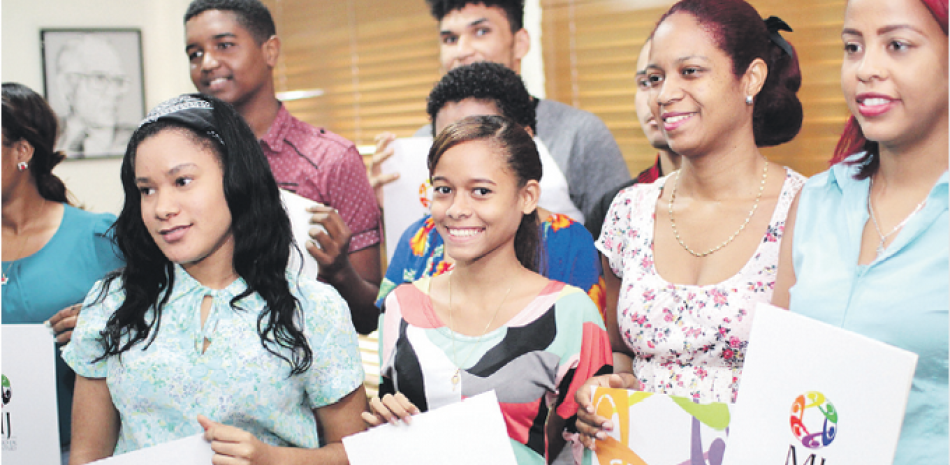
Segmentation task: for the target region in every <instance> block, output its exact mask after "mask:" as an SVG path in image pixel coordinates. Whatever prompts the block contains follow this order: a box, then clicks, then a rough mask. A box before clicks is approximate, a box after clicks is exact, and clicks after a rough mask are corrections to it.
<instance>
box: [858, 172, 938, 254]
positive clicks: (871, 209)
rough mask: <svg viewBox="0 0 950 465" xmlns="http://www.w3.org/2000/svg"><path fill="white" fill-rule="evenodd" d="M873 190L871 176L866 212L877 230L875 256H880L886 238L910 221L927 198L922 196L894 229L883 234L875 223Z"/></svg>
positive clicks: (925, 202) (882, 252)
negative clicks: (877, 240) (872, 200)
mask: <svg viewBox="0 0 950 465" xmlns="http://www.w3.org/2000/svg"><path fill="white" fill-rule="evenodd" d="M873 190H874V178H871V182H870V187H869V188H868V214H869V215H870V216H871V224H873V225H874V230H875V231H876V232H877V235H878V236H879V237H880V238H881V242H880V243H878V245H877V258H880V257H881V256H882V255H884V243H885V242H887V238H888V237H890V236H891V235H892V234H894V233H896V232H897V231H900V229H901V228H903V227H904V225H905V224H907V222H908V221H910V219H911V218H913V217H914V215H916V214H917V212H919V211H920V210H921V209H923V208H924V205H926V204H927V198H924V200H921V201H920V203H918V204H917V207H915V208H914V211H912V212H910V214H909V215H907V216H906V217H905V218H904V219H903V220H901V222H900V223H897V226H894V229H892V230H891V232H889V233H887V234H884V233H883V232H881V227H880V225H878V224H877V218H876V217H875V216H874V207H873V206H872V205H871V193H872V191H873Z"/></svg>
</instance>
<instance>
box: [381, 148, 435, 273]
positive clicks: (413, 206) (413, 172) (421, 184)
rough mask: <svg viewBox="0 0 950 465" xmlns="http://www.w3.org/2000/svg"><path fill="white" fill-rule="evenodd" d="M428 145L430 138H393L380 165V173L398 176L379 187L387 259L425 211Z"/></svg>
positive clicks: (427, 197)
mask: <svg viewBox="0 0 950 465" xmlns="http://www.w3.org/2000/svg"><path fill="white" fill-rule="evenodd" d="M431 147H432V138H431V137H400V138H398V139H396V140H395V141H393V156H392V157H390V158H389V159H388V160H386V161H384V162H383V164H382V166H380V168H381V170H382V172H383V173H387V174H388V173H399V179H396V180H395V181H393V182H391V183H389V184H386V185H384V186H383V197H385V198H386V208H384V209H383V221H385V223H386V238H385V239H386V261H387V262H388V261H390V260H392V258H393V252H395V251H396V244H398V243H399V238H400V236H402V233H403V232H404V231H405V230H406V228H408V227H409V225H411V224H412V223H415V222H416V221H419V220H420V219H421V218H422V217H423V216H425V215H426V214H427V213H429V202H430V201H431V200H432V196H431V192H432V186H431V185H430V184H429V168H428V166H427V160H428V158H429V148H431Z"/></svg>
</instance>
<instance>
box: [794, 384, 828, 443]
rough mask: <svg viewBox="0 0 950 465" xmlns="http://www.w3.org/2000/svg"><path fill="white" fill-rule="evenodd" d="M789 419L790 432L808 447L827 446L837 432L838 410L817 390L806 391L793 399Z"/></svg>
mask: <svg viewBox="0 0 950 465" xmlns="http://www.w3.org/2000/svg"><path fill="white" fill-rule="evenodd" d="M789 421H790V423H791V426H792V434H794V435H795V437H796V438H797V439H798V440H799V441H801V442H802V445H803V446H805V447H807V448H809V449H821V448H822V447H826V446H828V445H829V444H831V442H832V441H834V440H835V436H836V435H837V434H838V411H837V410H835V406H834V405H833V404H832V403H831V401H830V400H828V398H827V397H825V395H824V394H822V393H820V392H818V391H808V392H806V393H804V394H802V395H800V396H798V398H796V399H795V402H793V403H792V415H791V417H790V418H789Z"/></svg>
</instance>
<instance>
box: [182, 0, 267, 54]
mask: <svg viewBox="0 0 950 465" xmlns="http://www.w3.org/2000/svg"><path fill="white" fill-rule="evenodd" d="M208 10H221V11H231V12H233V13H234V15H235V16H236V17H237V22H238V24H240V25H241V27H243V28H244V29H247V31H248V32H250V33H251V36H253V37H254V40H255V41H257V44H258V45H260V44H263V43H264V41H266V40H267V39H269V38H270V37H271V36H273V35H275V34H277V28H276V27H275V26H274V18H273V17H271V14H270V10H268V9H267V6H266V5H264V4H263V3H261V2H260V1H259V0H194V1H193V2H191V4H190V5H188V10H186V11H185V21H184V22H185V24H188V21H189V20H190V19H191V18H194V17H195V16H198V15H200V14H201V13H204V12H205V11H208Z"/></svg>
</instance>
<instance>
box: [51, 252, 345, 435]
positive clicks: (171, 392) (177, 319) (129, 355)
mask: <svg viewBox="0 0 950 465" xmlns="http://www.w3.org/2000/svg"><path fill="white" fill-rule="evenodd" d="M287 276H288V281H289V282H290V288H291V292H292V293H293V294H294V296H295V297H296V298H297V299H298V301H299V302H300V306H299V307H298V308H299V309H300V312H299V313H298V314H297V316H296V318H295V319H296V320H297V321H298V324H299V325H300V327H302V328H303V331H304V336H305V337H306V339H307V342H308V343H309V345H310V349H311V350H312V351H313V364H312V365H311V366H310V368H309V369H308V370H307V371H305V372H304V373H302V374H298V375H293V376H291V374H290V371H291V367H290V364H289V363H288V362H287V361H285V360H283V359H281V358H279V357H277V356H276V355H274V354H272V353H270V352H269V351H267V350H266V349H265V348H264V347H263V346H262V345H261V340H260V336H259V335H258V333H257V324H258V317H259V316H260V314H261V312H262V311H263V310H264V308H265V305H266V304H265V301H264V299H263V298H262V297H261V296H260V295H259V294H257V293H256V292H255V293H253V294H251V295H250V296H248V297H245V298H243V299H241V300H240V301H238V302H237V306H238V307H240V308H238V309H234V308H232V307H231V306H230V301H231V299H233V298H234V297H235V296H237V295H239V294H240V293H241V292H243V291H244V290H245V289H247V284H246V283H245V282H244V280H243V279H241V278H238V279H237V280H235V281H234V282H233V283H231V284H230V285H229V286H228V287H226V288H224V289H221V290H214V289H210V288H207V287H204V286H202V285H201V284H200V283H198V281H196V280H195V279H194V278H192V277H191V275H189V274H188V273H187V272H186V271H185V270H184V269H183V268H181V267H180V266H178V265H175V275H174V286H173V288H172V291H171V295H170V296H169V299H168V303H167V304H165V306H164V307H163V309H162V315H161V321H160V322H159V323H160V325H156V328H158V333H157V335H156V337H155V340H154V341H153V342H152V343H151V344H149V345H146V344H145V343H143V342H139V343H137V344H136V345H135V346H133V347H132V348H131V349H129V350H128V351H126V352H123V353H122V355H121V361H120V360H119V357H116V356H111V357H108V358H107V359H105V360H101V361H98V362H93V360H95V359H96V358H97V357H98V356H100V355H102V351H103V350H102V347H101V346H100V344H99V342H98V338H99V332H100V331H102V330H103V328H104V327H105V325H106V322H107V321H108V319H109V317H110V316H111V315H112V314H113V313H114V312H115V310H116V309H118V307H119V305H120V304H121V303H122V301H123V299H124V291H123V290H122V289H121V284H120V282H118V281H116V282H114V283H113V284H112V286H110V288H109V290H108V292H107V293H106V295H105V297H104V299H102V300H101V301H98V302H97V301H96V297H97V296H98V293H99V289H98V288H99V287H100V286H101V284H99V285H97V286H96V289H94V290H93V291H92V292H90V293H89V296H88V297H87V298H86V301H85V302H84V303H83V310H82V312H81V313H80V317H79V324H78V325H77V327H76V331H75V332H74V333H73V339H72V342H70V343H69V345H67V346H66V349H65V351H64V353H63V358H64V359H65V360H66V363H68V364H69V365H70V366H71V367H72V368H73V369H74V370H76V373H77V374H79V375H82V376H85V377H87V378H105V379H106V382H107V384H108V386H109V392H110V394H111V395H112V403H113V404H115V407H116V409H117V410H118V411H119V418H120V423H121V426H120V430H119V438H118V442H117V444H116V448H115V454H121V453H123V452H130V451H134V450H138V449H142V448H145V447H150V446H154V445H157V444H161V443H164V442H168V441H172V440H175V439H180V438H183V437H186V436H190V435H194V434H198V433H201V432H202V428H201V426H200V425H199V424H198V420H197V419H196V418H197V416H198V415H199V414H201V415H205V416H207V417H208V418H210V419H211V420H214V421H216V422H220V423H224V424H227V425H232V426H236V427H238V428H241V429H243V430H245V431H247V432H249V433H251V434H253V435H254V436H255V437H257V438H258V439H260V440H261V441H263V442H265V443H268V444H271V445H277V446H293V447H306V448H315V447H319V446H320V441H319V439H318V437H317V424H316V420H315V418H314V415H313V411H312V409H316V408H320V407H324V406H327V405H330V404H333V403H336V402H337V401H339V400H340V399H342V398H343V397H344V396H346V395H347V394H349V393H351V392H353V390H354V389H357V388H358V387H359V386H360V385H361V384H362V383H363V369H362V365H361V363H360V352H359V347H358V343H357V339H356V331H355V330H354V329H353V323H352V322H351V320H350V312H349V309H348V308H347V306H346V302H345V301H344V300H343V298H342V297H340V295H339V294H338V293H337V292H336V291H335V290H334V289H333V288H332V287H330V286H329V285H326V284H322V283H318V282H316V281H314V280H300V281H293V280H291V275H290V274H289V273H288V275H287ZM206 295H210V296H212V298H213V304H212V308H211V311H210V313H209V315H208V317H207V319H206V320H205V323H204V326H203V327H202V324H201V312H200V310H199V309H200V306H201V301H202V300H203V298H204V296H206ZM153 315H154V311H153V310H150V311H149V313H148V314H147V315H146V320H148V319H149V318H150V317H152V316H153ZM205 338H206V339H208V340H209V341H211V343H210V345H209V346H208V348H207V350H206V351H205V352H203V353H202V351H201V349H202V345H203V339H205ZM272 348H275V349H276V350H278V351H279V352H281V353H282V354H284V355H285V356H289V351H288V350H287V349H285V348H283V347H272Z"/></svg>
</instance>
